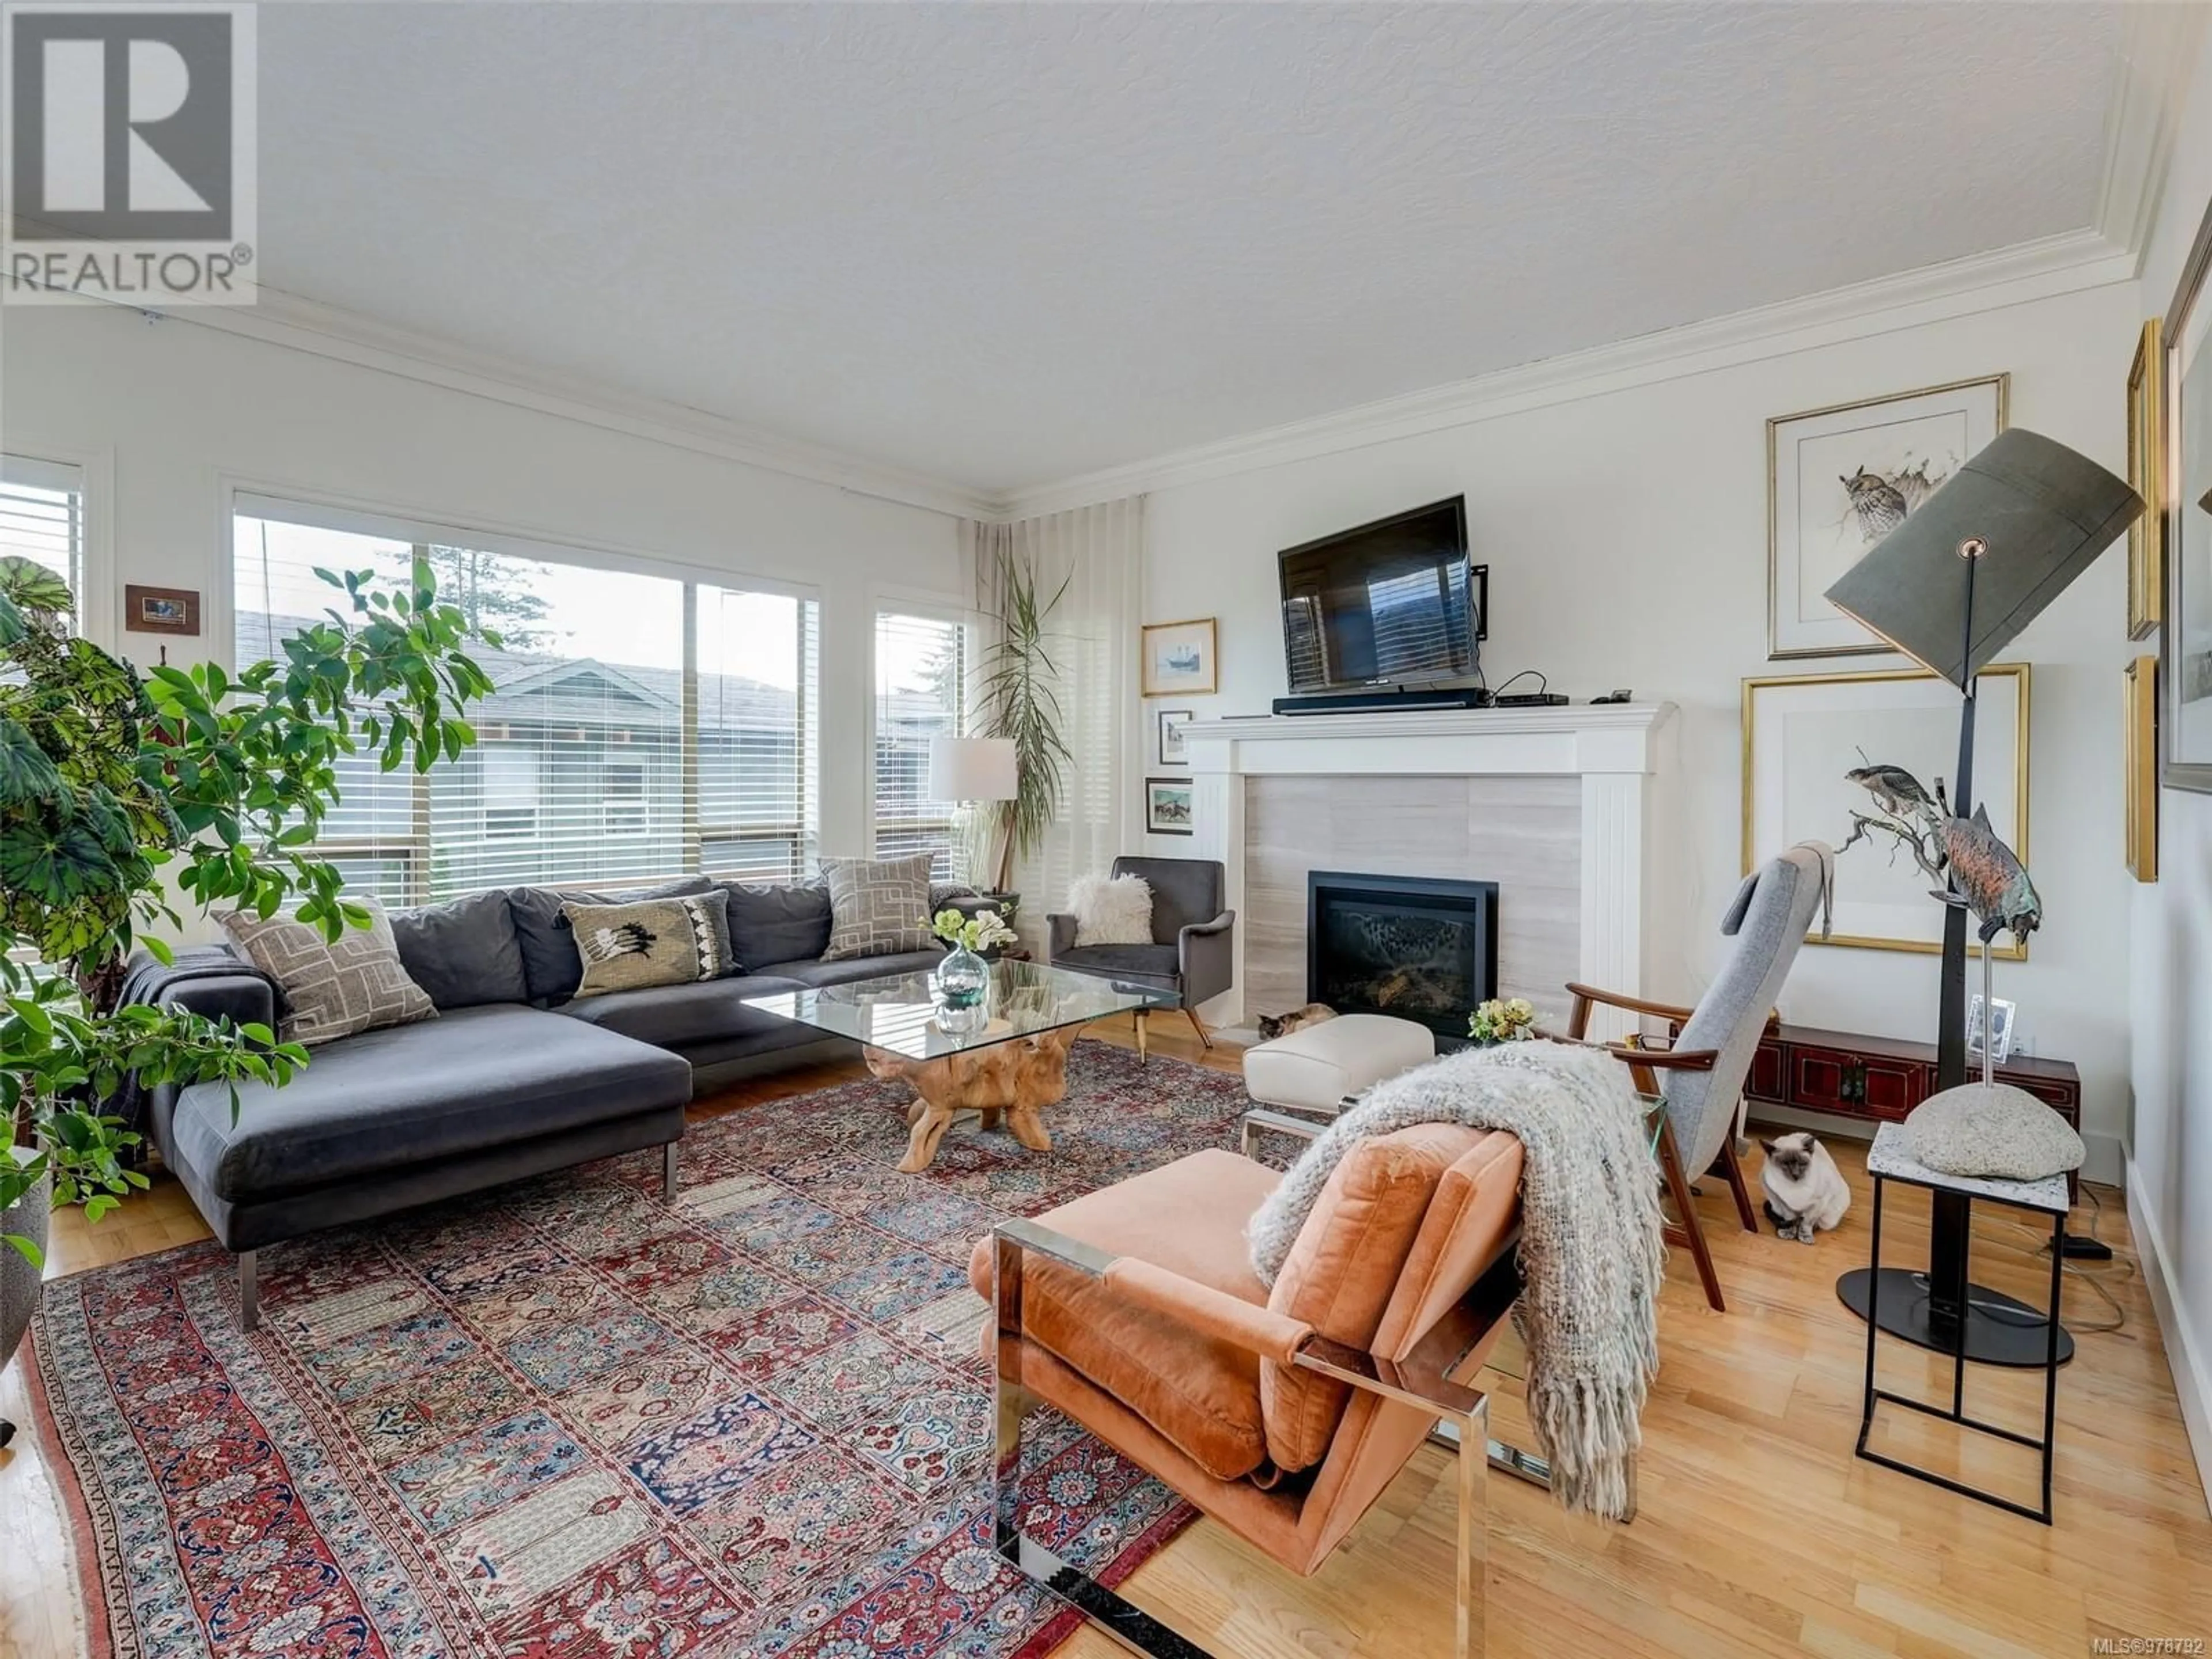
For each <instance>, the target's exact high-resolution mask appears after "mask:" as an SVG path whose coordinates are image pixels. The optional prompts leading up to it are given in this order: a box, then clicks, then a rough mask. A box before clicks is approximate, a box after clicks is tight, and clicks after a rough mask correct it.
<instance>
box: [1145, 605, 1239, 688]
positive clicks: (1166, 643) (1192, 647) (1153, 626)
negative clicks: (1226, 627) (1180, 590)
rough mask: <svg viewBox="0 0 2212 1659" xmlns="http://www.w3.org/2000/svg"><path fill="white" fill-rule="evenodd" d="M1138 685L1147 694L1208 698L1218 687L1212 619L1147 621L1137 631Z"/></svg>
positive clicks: (1218, 667)
mask: <svg viewBox="0 0 2212 1659" xmlns="http://www.w3.org/2000/svg"><path fill="white" fill-rule="evenodd" d="M1138 651H1139V665H1138V667H1139V686H1140V688H1141V692H1142V695H1143V696H1147V697H1210V696H1212V695H1213V694H1214V693H1215V692H1216V691H1217V690H1219V689H1220V683H1221V660H1220V651H1221V641H1220V637H1219V631H1218V628H1217V626H1216V623H1215V619H1214V618H1213V617H1192V618H1190V619H1189V620H1188V621H1185V622H1171V623H1146V624H1145V625H1144V627H1143V629H1141V630H1140V631H1139V646H1138Z"/></svg>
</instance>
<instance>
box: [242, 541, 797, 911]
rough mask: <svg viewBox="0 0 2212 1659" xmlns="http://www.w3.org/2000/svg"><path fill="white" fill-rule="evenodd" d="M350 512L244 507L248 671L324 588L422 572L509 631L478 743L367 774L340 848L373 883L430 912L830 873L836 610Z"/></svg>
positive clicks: (362, 771)
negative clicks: (485, 891)
mask: <svg viewBox="0 0 2212 1659" xmlns="http://www.w3.org/2000/svg"><path fill="white" fill-rule="evenodd" d="M466 539H468V538H462V537H458V536H450V535H448V536H440V537H435V538H434V537H432V536H430V535H428V533H426V532H423V531H422V530H420V529H410V528H402V527H400V526H392V527H391V528H390V530H389V531H388V532H385V533H380V526H377V525H375V524H374V523H373V522H370V521H367V520H361V519H358V518H356V517H355V516H354V515H350V514H342V513H336V512H331V513H324V512H323V511H322V510H320V509H317V508H311V507H293V506H290V505H289V504H286V503H281V502H276V501H263V500H260V499H258V498H243V499H242V500H241V502H240V513H239V517H238V520H237V526H236V539H235V565H234V592H233V600H234V611H235V616H236V637H237V649H238V660H239V661H240V662H241V663H243V662H250V661H253V660H255V659H259V658H262V657H270V656H277V655H280V654H281V651H282V644H281V641H283V638H284V637H285V635H288V634H289V633H290V632H292V631H293V630H294V629H297V628H299V627H301V626H302V625H304V624H305V623H307V622H309V621H312V620H313V619H314V618H315V617H318V616H319V615H320V614H321V612H322V611H323V610H324V609H325V607H326V606H328V605H330V604H331V601H332V598H333V590H331V587H330V586H328V584H326V583H325V582H323V581H322V580H320V579H319V577H317V575H316V574H315V571H316V568H318V567H320V568H324V569H328V570H365V569H366V570H374V571H375V572H377V573H378V574H380V575H383V576H386V577H391V578H404V576H405V574H406V573H407V572H408V570H409V568H410V566H411V563H412V562H413V560H414V559H415V557H416V556H417V555H418V554H419V555H421V556H423V557H426V558H427V559H428V561H429V562H430V565H431V568H432V569H433V570H434V571H435V574H436V576H437V579H438V587H439V592H440V594H441V597H442V598H443V599H446V600H447V601H448V602H450V603H453V604H455V605H459V606H460V607H461V608H462V610H463V611H465V613H466V614H467V615H468V617H469V618H470V620H471V622H472V623H476V624H477V626H479V627H481V628H483V629H489V630H491V631H493V632H495V633H496V634H498V635H500V639H501V643H500V645H499V647H497V648H496V649H494V648H491V647H483V646H481V645H479V646H477V647H471V654H472V655H474V656H475V657H476V659H477V661H478V662H479V663H481V664H482V665H483V668H484V670H485V671H486V672H488V673H489V675H490V676H491V679H492V683H493V687H494V690H493V691H492V694H491V695H490V696H489V697H487V698H485V699H484V700H483V701H482V702H479V703H477V705H475V706H474V707H473V708H471V709H470V711H469V719H470V720H471V722H472V723H473V724H474V726H475V727H476V731H477V744H476V746H475V747H474V748H472V749H470V750H467V751H466V752H465V753H464V754H463V755H462V756H461V757H460V759H459V760H458V761H455V762H448V763H445V764H443V765H441V766H438V767H436V768H434V769H432V770H431V771H430V772H429V773H428V775H424V776H418V775H416V774H415V773H414V772H413V771H412V770H411V769H401V770H399V771H398V772H389V773H387V772H382V771H380V770H379V769H377V767H376V764H375V762H374V758H372V757H359V758H356V759H355V760H352V761H349V762H348V763H346V766H345V768H344V770H343V774H342V776H341V787H342V788H343V800H342V802H341V804H340V805H339V806H338V808H337V811H334V812H333V813H331V816H330V817H328V818H327V819H326V820H325V826H324V836H323V839H322V842H321V843H320V845H319V851H321V852H322V853H323V854H325V856H327V857H329V858H330V859H331V861H332V862H333V863H336V864H337V865H338V866H339V867H340V868H341V869H343V870H344V871H345V872H346V873H347V876H348V878H349V881H350V882H351V884H353V885H354V886H355V887H356V890H361V891H364V892H373V893H375V894H377V895H378V896H380V897H383V898H385V899H386V900H387V901H389V902H393V903H409V902H416V903H419V902H424V901H426V900H432V899H439V898H445V897H449V896H453V895H454V894H456V893H463V892H468V891H471V890H475V889H477V888H483V887H495V886H503V885H508V884H520V883H580V884H598V883H605V882H611V881H614V882H619V881H629V880H647V879H652V878H659V877H665V876H669V875H674V874H679V873H685V872H697V871H703V872H708V873H711V874H740V873H742V874H745V875H750V876H757V877H759V878H775V877H798V876H803V875H805V874H806V873H807V872H809V871H810V870H811V868H812V866H813V864H814V859H815V850H816V838H815V828H814V823H815V820H814V802H815V799H816V788H815V776H814V772H815V757H816V749H815V744H814V738H813V723H814V719H815V704H816V700H817V688H816V659H815V652H814V641H815V639H816V637H817V605H816V604H815V602H814V601H813V600H811V599H800V598H798V597H795V596H793V595H790V594H779V593H759V592H740V591H738V590H735V589H729V588H721V587H714V586H703V585H701V584H697V583H690V582H685V581H683V580H678V579H675V578H671V577H667V576H658V575H650V574H642V573H640V572H635V571H618V570H606V569H600V568H596V567H592V566H589V565H585V564H581V563H576V562H568V561H566V560H563V559H560V558H557V557H541V556H534V555H533V554H532V553H526V552H524V551H520V550H498V551H492V550H484V549H482V548H476V547H470V546H466V545H463V543H464V542H465V540H466Z"/></svg>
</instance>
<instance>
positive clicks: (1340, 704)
mask: <svg viewBox="0 0 2212 1659" xmlns="http://www.w3.org/2000/svg"><path fill="white" fill-rule="evenodd" d="M1489 707H1490V693H1489V692H1487V691H1486V690H1483V689H1482V688H1481V687H1480V686H1479V685H1468V686H1455V687H1453V688H1452V689H1450V690H1440V691H1320V692H1316V693H1315V694H1314V695H1312V696H1305V697H1278V698H1276V699H1275V712H1276V713H1277V714H1351V713H1352V712H1353V711H1355V710H1357V709H1362V708H1388V709H1391V710H1393V711H1395V712H1406V711H1410V710H1413V709H1416V708H1489Z"/></svg>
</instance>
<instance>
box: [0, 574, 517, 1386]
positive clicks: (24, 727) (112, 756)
mask: <svg viewBox="0 0 2212 1659" xmlns="http://www.w3.org/2000/svg"><path fill="white" fill-rule="evenodd" d="M318 574H320V575H322V576H323V578H324V579H325V580H326V581H328V582H329V583H330V584H331V587H332V589H333V594H332V599H333V603H332V605H331V608H330V610H329V611H327V612H326V613H325V620H323V621H319V622H316V623H311V624H309V625H308V626H307V627H305V628H303V629H301V630H300V631H299V632H298V633H296V634H295V635H293V636H292V637H291V638H289V639H288V640H286V641H284V642H283V653H284V660H283V661H282V662H258V663H255V664H253V665H251V666H250V667H247V668H245V669H244V670H242V671H240V672H238V673H237V674H236V675H232V674H229V673H227V672H226V671H224V670H223V669H222V668H221V667H219V666H217V665H215V664H213V663H203V664H200V665H197V666H194V667H191V668H172V667H167V666H164V667H160V668H155V669H154V670H153V671H151V672H150V673H146V674H142V673H141V672H140V671H138V670H137V668H135V667H133V666H132V665H131V664H130V663H128V662H125V661H123V660H121V659H118V658H116V657H113V656H111V655H109V654H108V653H106V652H105V651H103V650H101V649H100V647H97V646H95V645H94V644H93V643H92V642H91V641H88V640H86V639H83V638H82V637H79V636H77V635H73V634H72V633H71V632H70V627H69V617H70V592H69V587H68V586H67V584H66V583H64V581H63V580H61V579H60V578H59V577H58V576H56V575H55V574H53V573H52V572H51V571H49V570H47V569H46V568H45V567H44V566H42V565H39V564H35V563H33V562H31V561H29V560H27V559H22V558H15V557H6V558H0V1124H4V1125H5V1126H7V1128H8V1130H9V1133H6V1134H4V1135H0V1143H4V1146H0V1364H4V1363H5V1362H6V1361H7V1359H8V1358H9V1355H10V1354H12V1353H13V1352H14V1350H15V1344H16V1342H17V1341H18V1340H20V1338H21V1334H22V1330H23V1328H24V1326H25V1325H26V1324H27V1322H28V1321H29V1318H30V1313H31V1304H32V1302H33V1299H34V1298H35V1296H36V1293H37V1289H38V1283H39V1270H40V1261H41V1255H42V1252H43V1250H44V1248H45V1244H46V1216H47V1209H48V1206H49V1205H75V1206H80V1207H82V1209H83V1211H84V1212H85V1214H86V1215H87V1217H88V1218H90V1219H93V1220H98V1219H99V1218H100V1217H101V1216H102V1215H104V1214H105V1213H106V1212H108V1211H110V1210H112V1209H113V1208H114V1207H115V1206H116V1205H117V1204H118V1203H119V1202H120V1201H122V1200H123V1199H125V1197H127V1196H128V1195H129V1194H131V1192H132V1191H133V1190H135V1189H137V1188H143V1187H144V1186H145V1185H146V1184H147V1183H146V1177H145V1176H143V1175H142V1174H141V1173H140V1172H139V1171H138V1170H137V1168H136V1167H134V1165H135V1164H136V1161H137V1160H136V1159H135V1158H134V1157H133V1155H132V1148H133V1147H134V1146H136V1144H137V1140H138V1136H137V1134H136V1133H133V1132H132V1131H131V1130H130V1129H129V1128H128V1127H126V1126H125V1123H124V1122H123V1121H122V1120H120V1119H119V1118H118V1117H116V1116H114V1115H110V1114H109V1113H108V1112H107V1111H106V1103H108V1102H109V1101H111V1100H112V1098H113V1097H115V1096H116V1094H117V1092H118V1091H119V1090H120V1089H121V1088H122V1087H123V1085H124V1083H125V1079H127V1078H130V1077H132V1076H136V1077H137V1079H139V1080H140V1081H141V1082H142V1083H144V1084H149V1085H153V1084H165V1083H178V1084H185V1083H201V1082H208V1081H226V1082H228V1083H229V1084H230V1085H232V1107H233V1110H234V1111H235V1110H236V1109H237V1092H236V1085H237V1084H238V1083H239V1082H240V1080H241V1079H252V1080H253V1081H256V1082H259V1083H265V1084H270V1085H282V1084H283V1083H284V1082H286V1081H287V1080H289V1079H290V1077H291V1076H292V1074H293V1073H295V1071H296V1070H297V1069H298V1068H299V1067H300V1066H303V1065H305V1064H306V1063H307V1054H306V1051H305V1050H303V1049H301V1048H298V1047H296V1046H295V1045H292V1044H289V1043H281V1042H277V1041H276V1034H275V1033H274V1032H273V1031H270V1030H268V1029H267V1028H266V1027H264V1026H260V1025H254V1024H246V1025H238V1024H232V1023H231V1022H229V1021H228V1020H210V1019H207V1018H203V1017H201V1016H198V1015H196V1014H189V1013H185V1012H182V1011H180V1010H177V1009H173V1008H155V1007H149V1006H124V1005H123V1004H122V1000H121V999H122V988H123V979H124V969H125V962H126V960H127V959H128V957H129V956H130V954H131V951H132V950H133V949H134V948H136V947H139V946H143V948H144V949H146V950H147V951H150V952H152V953H154V954H155V955H156V956H157V957H162V958H163V959H165V960H166V959H167V956H168V951H167V946H166V945H164V944H163V943H162V942H161V935H160V933H159V932H158V931H151V930H158V929H160V928H161V927H165V926H166V927H175V926H177V925H179V923H180V921H181V919H180V918H179V915H178V914H177V911H176V910H175V908H173V904H172V902H171V901H170V897H169V894H170V892H171V890H172V889H173V890H175V891H177V892H180V893H181V894H183V895H184V896H185V898H186V899H187V900H189V901H191V902H195V903H197V904H200V905H206V904H210V903H212V902H229V903H232V904H234V905H236V906H237V907H238V908H241V909H249V910H253V911H256V912H258V914H260V915H264V916H265V915H273V914H274V913H275V912H276V910H277V909H278V908H280V907H282V906H284V905H287V904H291V905H295V907H296V908H297V912H298V914H299V915H300V917H301V920H303V921H307V922H309V923H311V924H313V925H315V926H318V927H321V928H322V929H323V931H324V932H325V934H326V935H328V936H329V937H330V938H331V939H336V938H337V937H338V935H339V933H341V931H342V930H343V929H344V928H345V927H349V926H358V925H363V924H365V923H366V922H367V921H368V911H367V910H365V909H364V908H362V907H361V906H360V905H358V904H355V903H351V902H349V901H347V900H346V899H344V898H343V897H342V896H341V894H340V890H341V888H342V886H343V878H342V877H341V875H340V873H339V872H338V871H337V869H336V868H335V867H333V866H331V864H329V863H328V862H326V861H325V860H320V859H318V858H317V857H315V855H314V852H313V847H314V842H315V838H316V835H317V832H318V830H319V827H320V825H321V823H322V820H323V817H324V815H325V813H326V812H327V811H329V810H330V809H331V807H332V806H334V805H336V804H337V800H338V799H339V790H338V784H337V765H338V763H339V762H341V761H342V760H343V759H345V758H346V757H349V756H352V755H356V754H363V753H374V755H375V756H376V757H378V759H379V761H380V764H381V765H382V766H383V767H384V768H386V769H393V768H396V767H398V766H401V765H412V766H413V767H415V768H416V769H417V770H425V771H427V770H428V769H429V768H430V767H431V766H433V765H434V764H435V763H438V762H439V761H441V760H444V759H450V758H453V757H457V756H459V754H460V753H461V751H462V750H464V749H465V748H466V747H467V746H468V745H469V744H471V743H473V742H474V741H475V733H474V732H473V731H472V730H471V728H470V726H469V725H468V723H467V721H466V720H465V719H463V718H462V716H463V713H464V710H465V707H466V705H467V704H468V703H469V702H471V700H472V699H475V698H477V697H479V696H483V694H484V693H485V692H486V691H488V690H489V689H490V681H489V679H488V678H486V676H485V674H484V672H483V669H482V668H480V667H479V666H477V664H476V663H475V661H474V660H473V659H471V658H470V657H469V656H468V654H467V652H466V650H465V646H466V644H467V642H468V641H469V640H470V638H471V637H472V631H471V629H470V627H469V625H468V623H467V622H466V620H465V617H463V615H462V613H461V611H459V610H458V609H456V608H455V607H453V606H452V605H446V604H443V603H441V602H440V600H439V598H438V593H437V587H436V584H435V579H434V578H433V576H432V574H431V572H430V569H429V568H428V565H426V564H423V563H419V562H418V563H417V564H416V567H415V570H414V574H413V579H412V580H411V581H410V583H409V584H408V585H407V586H406V587H405V589H404V591H396V590H393V589H391V588H387V587H386V586H381V585H380V584H378V583H377V582H376V581H375V580H374V579H373V577H372V575H371V574H370V573H368V572H366V571H361V572H352V571H349V572H344V573H333V572H327V571H325V572H319V573H318ZM473 636H475V637H482V638H483V639H485V640H486V641H487V642H488V643H494V644H495V643H496V641H495V639H494V638H493V636H492V635H489V634H488V633H477V634H475V635H473Z"/></svg>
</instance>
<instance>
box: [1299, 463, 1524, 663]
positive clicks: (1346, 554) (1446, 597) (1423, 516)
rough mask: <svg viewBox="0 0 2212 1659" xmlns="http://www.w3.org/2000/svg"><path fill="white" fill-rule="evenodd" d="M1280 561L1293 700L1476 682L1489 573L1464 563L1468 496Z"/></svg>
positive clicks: (1487, 607) (1348, 533)
mask: <svg viewBox="0 0 2212 1659" xmlns="http://www.w3.org/2000/svg"><path fill="white" fill-rule="evenodd" d="M1278 561H1279V566H1280V570H1281V576H1282V586H1283V654H1284V656H1285V659H1287V660H1288V662H1289V665H1290V680H1291V690H1292V691H1293V692H1299V691H1326V690H1336V689H1340V688H1342V687H1345V686H1356V685H1430V684H1437V682H1440V681H1444V680H1455V679H1464V678H1469V677H1471V676H1473V675H1474V673H1475V671H1476V663H1477V653H1478V644H1479V641H1480V640H1481V639H1482V638H1483V636H1484V635H1486V634H1487V633H1488V632H1489V626H1488V623H1489V611H1490V605H1489V599H1490V594H1489V586H1490V569H1489V567H1488V566H1486V565H1479V564H1470V563H1468V548H1467V499H1466V497H1464V496H1462V495H1455V496H1453V497H1452V498H1451V499H1450V500H1449V501H1437V502H1434V503H1432V504H1431V505H1430V506H1427V507H1415V508H1414V509H1413V511H1412V512H1410V513H1397V514H1395V516H1393V517H1391V518H1388V519H1378V520H1376V521H1375V522H1374V523H1373V524H1364V525H1361V526H1359V527H1358V529H1356V530H1346V531H1341V532H1339V533H1337V534H1336V535H1334V536H1324V537H1322V538H1321V539H1320V540H1319V541H1312V542H1308V543H1306V544H1304V545H1303V546H1300V547H1293V548H1290V549H1288V550H1285V552H1283V553H1282V554H1280V555H1279V556H1278Z"/></svg>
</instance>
